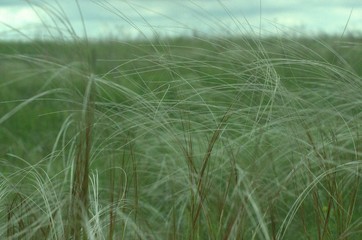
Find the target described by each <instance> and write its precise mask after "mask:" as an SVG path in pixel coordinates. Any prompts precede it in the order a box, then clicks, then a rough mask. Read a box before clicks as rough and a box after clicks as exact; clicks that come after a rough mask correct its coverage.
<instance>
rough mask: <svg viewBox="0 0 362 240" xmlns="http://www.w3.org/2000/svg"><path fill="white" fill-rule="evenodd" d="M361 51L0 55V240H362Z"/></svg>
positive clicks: (187, 49)
mask: <svg viewBox="0 0 362 240" xmlns="http://www.w3.org/2000/svg"><path fill="white" fill-rule="evenodd" d="M360 40H361V39H359V38H356V37H344V38H338V37H332V36H330V37H326V36H324V37H323V38H321V39H319V40H318V39H317V38H314V39H312V38H294V39H293V38H282V37H269V38H262V39H258V38H253V37H238V38H236V37H235V38H220V39H217V38H204V39H203V38H199V37H198V38H196V37H195V38H175V39H160V40H159V41H156V40H155V41H153V42H146V41H138V42H117V41H111V40H110V41H100V42H85V41H74V42H61V41H50V42H41V41H33V42H29V43H18V42H2V43H0V49H1V55H0V69H1V73H2V74H3V75H2V78H1V82H0V139H1V142H0V164H1V173H0V179H1V181H0V206H1V207H0V209H1V215H0V216H1V217H0V236H1V237H2V238H4V239H292V238H294V239H359V236H360V235H361V231H362V219H361V217H360V216H362V208H361V207H360V204H359V203H360V202H361V200H362V194H361V191H360V190H361V187H360V171H359V168H360V166H359V165H360V163H361V143H362V139H361V123H362V122H361V110H362V109H361V94H360V93H361V89H362V88H361V87H362V86H361V74H362V72H361V71H362V70H361V67H360V66H361V60H360V54H361V51H362V46H361V45H360V44H358V42H359V41H360Z"/></svg>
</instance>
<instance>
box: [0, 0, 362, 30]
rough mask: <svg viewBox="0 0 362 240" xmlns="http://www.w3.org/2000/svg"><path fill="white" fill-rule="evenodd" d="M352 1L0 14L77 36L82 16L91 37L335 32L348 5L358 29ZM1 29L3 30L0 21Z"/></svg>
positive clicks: (14, 5)
mask: <svg viewBox="0 0 362 240" xmlns="http://www.w3.org/2000/svg"><path fill="white" fill-rule="evenodd" d="M356 2H357V1H354V0H328V1H327V0H320V1H312V0H295V1H289V0H274V1H265V0H264V1H261V5H260V2H259V1H246V0H219V1H217V0H188V1H187V0H185V1H176V0H175V1H166V0H148V1H145V0H128V1H127V0H78V3H79V5H80V11H81V13H80V12H79V9H78V6H77V2H76V1H74V0H62V1H60V0H30V3H31V4H32V7H33V9H32V8H31V6H29V4H27V3H26V2H25V1H21V0H14V1H10V0H2V1H1V3H0V20H1V21H3V22H5V23H7V24H12V26H13V27H14V28H20V29H24V28H25V26H26V25H29V24H33V26H35V25H36V24H38V26H39V25H41V23H40V20H42V24H43V26H42V27H39V28H38V30H37V31H38V32H43V35H46V34H49V33H47V31H48V32H49V31H50V28H51V27H50V26H53V27H54V29H56V30H57V31H59V30H60V29H59V28H61V29H63V30H64V31H67V28H68V30H69V28H73V29H74V30H75V31H76V32H77V34H78V35H79V36H82V34H83V32H84V30H83V22H82V17H83V19H84V24H85V26H86V28H87V33H88V36H91V37H98V36H106V35H107V32H108V34H109V35H111V34H113V35H118V34H119V32H122V36H132V37H135V36H140V35H142V34H146V35H149V34H151V35H152V34H154V31H157V32H159V33H160V34H161V35H167V34H168V35H175V34H186V33H190V32H192V31H194V30H195V31H199V32H204V33H223V32H227V31H229V32H237V33H245V32H248V31H251V28H254V29H256V30H258V31H259V28H260V27H262V31H264V32H265V33H270V32H273V31H274V29H277V28H279V27H280V28H284V27H286V28H290V29H298V30H303V31H307V32H308V31H313V32H318V31H324V32H330V33H332V32H333V33H336V32H342V31H343V28H344V25H345V24H346V22H347V19H348V17H349V13H350V11H351V9H353V14H352V17H351V19H350V22H349V26H348V27H349V29H351V30H352V29H353V30H360V31H361V30H362V28H361V25H360V22H362V19H361V18H362V4H357V3H356ZM33 10H35V11H36V13H34V12H33ZM260 13H261V16H260ZM38 15H39V16H40V18H41V19H39V18H38ZM9 19H15V20H14V21H12V20H9ZM260 20H261V22H260ZM67 24H70V25H67ZM57 28H58V29H57ZM0 30H2V31H4V26H3V27H0ZM241 31H244V32H241ZM276 31H278V30H276ZM53 33H54V32H53ZM29 34H31V33H29ZM54 34H55V35H56V33H54Z"/></svg>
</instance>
